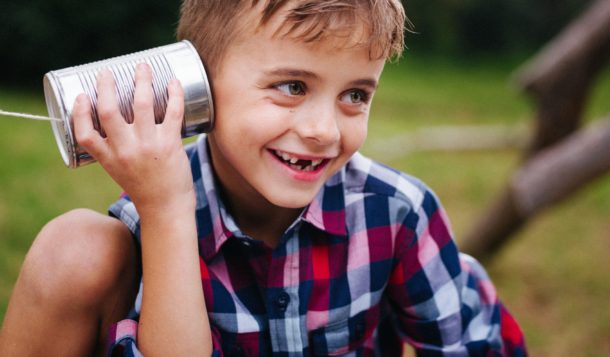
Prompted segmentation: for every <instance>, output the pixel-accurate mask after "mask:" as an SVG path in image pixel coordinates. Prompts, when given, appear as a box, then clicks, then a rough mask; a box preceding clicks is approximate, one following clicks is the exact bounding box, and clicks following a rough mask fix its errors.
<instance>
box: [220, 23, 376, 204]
mask: <svg viewBox="0 0 610 357" xmlns="http://www.w3.org/2000/svg"><path fill="white" fill-rule="evenodd" d="M277 26H278V25H277V21H275V22H274V21H271V22H270V23H269V24H267V25H265V26H264V27H262V28H260V29H259V30H258V31H257V32H256V33H255V34H252V35H249V36H242V39H241V40H240V41H239V42H238V43H235V44H233V45H231V46H230V47H229V49H228V50H227V53H226V56H225V57H224V60H223V63H222V65H221V68H220V70H219V71H218V73H216V76H215V77H214V78H213V85H214V104H215V110H216V118H217V119H216V123H215V125H216V126H215V128H214V130H213V131H212V132H211V133H210V134H209V139H210V148H211V154H212V161H213V165H214V168H215V170H216V173H217V175H218V177H219V179H220V181H221V182H222V184H223V187H224V189H225V191H226V193H227V194H228V195H229V196H230V197H229V198H230V199H231V200H234V201H236V202H248V204H249V205H255V206H256V205H257V204H258V203H260V204H262V206H260V207H264V206H265V205H266V204H268V203H269V202H270V203H271V204H273V205H275V206H279V207H284V208H300V207H304V206H306V205H307V204H309V203H310V202H311V201H312V199H313V198H314V196H315V195H316V193H317V192H318V191H319V190H320V188H321V187H322V185H323V184H324V182H325V181H326V180H327V179H328V178H329V177H330V176H332V175H333V174H334V173H335V172H337V170H339V169H340V168H341V167H342V166H343V165H344V164H345V163H346V162H347V161H348V160H349V158H350V157H351V156H352V155H353V154H354V153H355V152H356V151H357V150H358V149H359V148H360V146H361V145H362V143H363V142H364V139H365V137H366V134H367V120H368V116H369V107H370V101H371V99H372V96H373V93H374V91H375V89H376V86H377V83H378V81H379V77H380V75H381V72H382V69H383V66H384V62H385V61H384V60H371V59H369V51H368V48H367V47H365V46H357V47H354V46H349V45H348V46H337V45H338V44H339V43H336V41H341V43H340V44H343V41H345V39H340V40H337V39H334V40H333V39H332V38H330V39H328V40H324V41H322V42H316V43H314V44H312V43H309V44H307V43H304V42H302V41H298V40H294V39H291V38H289V37H281V36H275V37H274V36H273V33H274V31H275V30H276V29H277ZM244 200H247V201H244Z"/></svg>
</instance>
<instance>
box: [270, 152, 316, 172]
mask: <svg viewBox="0 0 610 357" xmlns="http://www.w3.org/2000/svg"><path fill="white" fill-rule="evenodd" d="M275 154H276V155H277V156H279V157H281V158H282V160H284V161H286V162H287V163H289V164H290V166H291V167H293V168H295V169H298V170H303V171H313V170H314V168H315V167H317V166H318V165H320V164H321V163H322V161H324V160H322V159H319V160H310V164H309V165H306V166H300V165H296V163H297V162H299V158H298V157H293V156H291V155H290V154H288V153H285V152H283V151H280V150H275ZM303 161H306V160H303Z"/></svg>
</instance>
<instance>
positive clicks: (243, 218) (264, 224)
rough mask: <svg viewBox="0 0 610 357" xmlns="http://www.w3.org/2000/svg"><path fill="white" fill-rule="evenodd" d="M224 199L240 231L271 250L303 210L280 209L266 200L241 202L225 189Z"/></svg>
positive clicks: (223, 190)
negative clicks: (263, 243) (261, 242)
mask: <svg viewBox="0 0 610 357" xmlns="http://www.w3.org/2000/svg"><path fill="white" fill-rule="evenodd" d="M261 198H262V197H261ZM222 199H223V200H224V202H225V205H226V207H227V209H228V210H229V212H230V213H231V215H232V216H233V219H235V223H236V224H237V226H238V227H239V229H240V230H241V231H242V232H243V233H244V234H246V235H248V236H249V237H251V238H253V239H256V240H260V241H263V242H265V244H267V245H268V246H269V247H271V248H275V247H276V246H277V245H278V244H279V242H280V240H281V238H282V234H284V232H285V231H286V229H288V227H289V226H290V225H291V224H292V223H293V222H294V220H295V219H296V218H297V217H298V216H299V215H300V214H301V211H302V210H303V209H302V208H284V207H278V206H275V205H273V204H272V203H270V202H268V201H266V200H264V199H262V200H260V201H259V202H256V203H254V202H251V201H247V200H239V199H238V198H236V197H235V196H234V195H231V194H230V193H228V192H226V190H225V189H224V187H223V188H222ZM261 201H262V202H261Z"/></svg>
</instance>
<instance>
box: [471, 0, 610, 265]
mask: <svg viewBox="0 0 610 357" xmlns="http://www.w3.org/2000/svg"><path fill="white" fill-rule="evenodd" d="M609 59H610V0H597V1H595V2H593V4H592V5H591V6H590V8H589V9H588V10H586V11H585V12H584V13H583V15H581V16H580V17H579V18H577V19H576V20H575V21H574V22H573V23H572V24H571V25H570V26H568V27H567V28H566V30H564V31H563V32H562V33H561V34H560V35H559V36H558V37H557V38H556V39H555V40H553V41H552V42H551V43H549V45H547V46H546V47H545V48H544V49H543V50H542V51H541V53H540V54H539V55H537V56H536V57H535V58H534V59H533V60H532V61H531V62H530V63H529V64H528V65H527V66H526V67H525V68H524V69H522V70H520V71H518V72H517V73H518V74H517V76H516V79H517V82H518V83H519V84H520V85H521V87H522V89H523V90H525V91H526V93H528V94H529V95H530V97H532V98H533V100H534V102H535V103H536V104H537V113H536V115H535V118H536V128H535V133H534V135H533V137H532V141H531V142H530V145H529V146H528V148H527V149H526V151H525V152H524V161H525V164H524V166H523V168H522V169H520V170H519V171H518V173H517V174H516V175H515V176H514V177H513V178H512V179H511V180H510V182H509V184H508V186H507V187H505V188H504V189H502V191H501V193H500V194H499V196H498V197H497V198H496V199H495V201H494V202H493V203H492V204H491V205H490V207H489V208H488V209H487V210H486V211H485V212H484V213H483V214H482V215H481V219H480V220H479V221H478V222H476V223H475V225H474V227H473V229H472V230H471V231H470V232H469V234H467V235H466V236H465V237H464V240H463V243H462V248H463V249H464V251H466V252H469V253H471V254H473V255H475V256H477V257H478V258H480V259H485V258H486V257H488V256H490V255H492V254H493V253H495V252H496V251H497V250H498V249H499V248H500V247H501V246H502V245H503V244H504V243H505V242H506V241H507V240H508V238H509V237H510V235H511V234H513V233H514V232H516V231H517V230H518V229H519V228H521V226H522V225H523V224H525V223H526V222H527V220H528V219H530V218H531V217H532V216H533V215H534V214H536V213H538V212H539V210H540V209H541V208H542V207H544V206H546V205H548V204H550V203H552V202H556V201H558V200H560V199H561V198H564V197H566V196H567V195H569V194H571V193H572V192H574V191H575V188H576V187H570V188H569V189H568V188H563V189H557V190H555V191H549V190H542V189H541V190H540V192H537V193H536V198H535V199H533V201H532V199H531V198H528V197H525V196H527V195H528V194H533V192H534V191H535V190H536V187H538V188H539V189H540V188H541V186H540V180H539V179H535V177H537V176H536V175H535V174H534V173H535V172H537V171H538V170H542V168H541V167H542V166H544V161H545V160H547V159H549V157H553V162H554V165H557V166H558V167H561V166H562V165H564V164H567V162H566V163H563V162H561V161H559V162H557V161H556V160H564V159H566V160H567V159H569V158H570V157H571V156H570V155H569V154H567V153H565V152H563V151H561V150H567V151H569V152H578V151H579V150H577V149H575V148H573V146H574V145H580V144H581V142H580V141H577V140H576V141H570V143H567V144H566V145H568V146H570V147H571V148H570V149H561V148H559V147H558V149H557V150H559V152H561V153H557V152H555V151H550V152H555V153H554V154H548V153H546V154H542V155H544V156H540V158H538V153H539V152H540V150H542V149H544V148H549V147H551V146H552V145H553V144H555V143H557V142H559V141H561V140H562V139H564V138H565V137H567V136H569V135H570V134H571V133H573V132H574V131H575V130H576V129H577V128H578V127H579V126H580V121H581V117H582V112H583V109H584V107H585V104H586V100H587V98H588V96H589V92H590V89H591V87H592V85H593V82H594V80H595V79H596V78H597V77H598V76H599V73H600V72H601V70H602V69H603V67H604V65H605V64H606V63H607V62H608V60H609ZM587 140H593V139H587ZM587 150H591V149H590V148H589V149H587ZM549 155H550V156H549ZM578 155H583V154H577V156H578ZM602 156H610V153H608V152H606V154H605V155H602ZM578 157H579V158H580V159H585V158H583V157H581V156H578ZM528 161H529V162H528ZM587 162H588V161H585V162H584V163H587ZM602 166H603V165H602ZM581 169H582V168H581ZM606 169H607V168H606ZM547 170H550V169H548V168H547ZM550 171H552V170H550ZM574 174H576V176H578V173H574V172H572V173H570V175H574ZM598 174H599V173H597V174H596V175H598ZM593 177H594V175H586V177H583V178H580V179H577V178H573V179H569V181H570V182H573V184H577V185H579V186H580V185H584V184H586V183H587V182H588V181H589V180H591V179H592V178H593ZM544 179H545V180H542V181H544V182H545V184H546V185H549V186H557V185H559V186H560V183H556V181H561V180H566V178H565V177H561V176H546V177H544ZM515 181H518V182H519V183H515ZM527 185H532V187H525V186H527ZM536 185H538V186H536ZM543 186H544V185H543ZM530 201H532V202H530Z"/></svg>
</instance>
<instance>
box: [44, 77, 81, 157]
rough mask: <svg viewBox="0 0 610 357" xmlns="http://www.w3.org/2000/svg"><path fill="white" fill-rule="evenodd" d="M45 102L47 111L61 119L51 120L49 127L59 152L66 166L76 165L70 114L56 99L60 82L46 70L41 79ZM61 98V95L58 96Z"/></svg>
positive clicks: (59, 89)
mask: <svg viewBox="0 0 610 357" xmlns="http://www.w3.org/2000/svg"><path fill="white" fill-rule="evenodd" d="M43 82H44V83H43V86H44V96H45V102H46V104H47V111H48V112H49V115H50V116H51V117H55V118H59V119H61V121H53V122H52V123H51V127H52V129H53V136H54V137H55V141H56V143H57V146H58V147H59V153H60V155H61V158H62V159H63V161H64V164H65V165H66V166H68V167H76V157H75V152H74V150H72V149H71V148H72V147H74V135H73V133H72V126H71V125H70V115H69V113H68V110H67V108H66V105H65V103H64V102H63V101H60V100H58V97H57V93H60V92H61V83H59V81H58V80H57V77H56V76H55V74H54V73H53V72H48V73H47V74H45V76H44V80H43ZM60 98H61V96H60Z"/></svg>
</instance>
